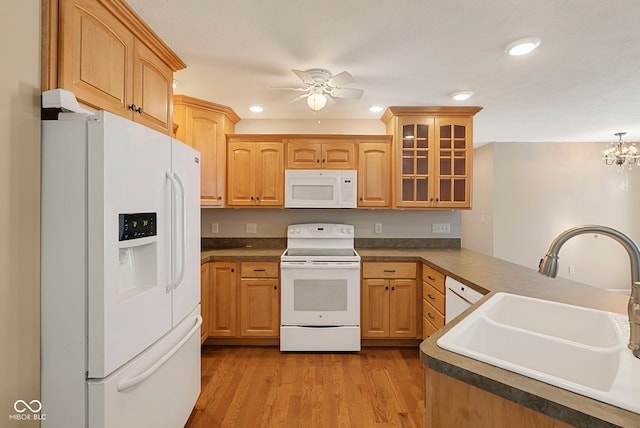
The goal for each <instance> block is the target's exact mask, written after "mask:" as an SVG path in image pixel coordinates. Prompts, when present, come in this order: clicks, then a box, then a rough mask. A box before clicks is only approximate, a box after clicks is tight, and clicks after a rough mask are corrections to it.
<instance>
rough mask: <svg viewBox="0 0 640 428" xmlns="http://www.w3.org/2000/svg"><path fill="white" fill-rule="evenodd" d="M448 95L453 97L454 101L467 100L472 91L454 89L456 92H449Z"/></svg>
mask: <svg viewBox="0 0 640 428" xmlns="http://www.w3.org/2000/svg"><path fill="white" fill-rule="evenodd" d="M449 96H450V97H451V98H453V99H454V100H455V101H464V100H468V99H469V98H471V97H472V96H473V92H471V91H456V92H452V93H450V94H449Z"/></svg>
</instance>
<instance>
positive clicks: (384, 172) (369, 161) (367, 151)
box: [357, 136, 391, 208]
mask: <svg viewBox="0 0 640 428" xmlns="http://www.w3.org/2000/svg"><path fill="white" fill-rule="evenodd" d="M357 143H358V207H370V208H389V206H390V204H391V191H390V189H391V186H390V185H391V137H390V136H389V137H387V136H385V137H383V138H376V139H373V138H370V139H366V140H358V142H357Z"/></svg>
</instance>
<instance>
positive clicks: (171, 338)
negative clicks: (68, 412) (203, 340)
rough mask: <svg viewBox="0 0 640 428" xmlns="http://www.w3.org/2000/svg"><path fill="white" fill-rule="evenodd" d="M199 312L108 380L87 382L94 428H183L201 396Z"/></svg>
mask: <svg viewBox="0 0 640 428" xmlns="http://www.w3.org/2000/svg"><path fill="white" fill-rule="evenodd" d="M199 314H200V308H199V307H197V308H196V310H194V311H193V313H191V314H190V315H188V316H187V318H186V319H185V320H184V321H183V322H182V323H181V324H179V325H178V326H177V327H176V328H174V329H173V330H171V332H170V333H169V334H168V335H167V336H165V337H163V338H162V340H160V341H159V342H158V343H156V344H154V345H153V346H152V347H151V348H150V349H148V350H146V351H145V352H143V353H142V354H141V355H139V356H138V357H136V358H135V359H134V360H133V361H131V362H130V363H128V364H126V365H125V366H123V367H122V368H120V369H118V370H117V371H116V372H114V373H113V374H111V375H110V376H109V377H108V378H107V379H101V380H91V381H89V382H88V395H89V399H88V402H89V409H88V410H89V411H88V415H89V416H88V419H89V423H88V426H89V427H91V428H112V427H136V428H147V427H148V428H176V427H183V426H184V425H185V423H186V422H187V419H188V418H189V415H190V414H191V411H192V410H193V407H194V405H195V403H196V400H197V398H198V395H199V394H200V325H201V323H202V318H201V317H200V315H199Z"/></svg>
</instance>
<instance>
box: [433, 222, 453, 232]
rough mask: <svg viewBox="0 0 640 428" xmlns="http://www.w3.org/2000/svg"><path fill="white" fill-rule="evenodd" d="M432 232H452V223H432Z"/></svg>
mask: <svg viewBox="0 0 640 428" xmlns="http://www.w3.org/2000/svg"><path fill="white" fill-rule="evenodd" d="M431 233H451V224H449V223H432V224H431Z"/></svg>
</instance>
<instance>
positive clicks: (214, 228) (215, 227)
mask: <svg viewBox="0 0 640 428" xmlns="http://www.w3.org/2000/svg"><path fill="white" fill-rule="evenodd" d="M218 230H219V228H218V223H211V233H218Z"/></svg>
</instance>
